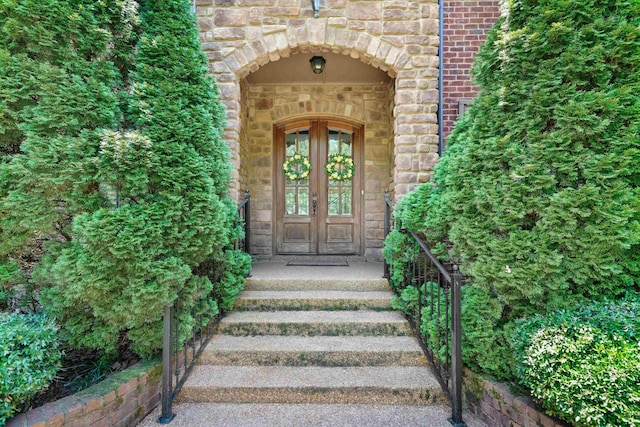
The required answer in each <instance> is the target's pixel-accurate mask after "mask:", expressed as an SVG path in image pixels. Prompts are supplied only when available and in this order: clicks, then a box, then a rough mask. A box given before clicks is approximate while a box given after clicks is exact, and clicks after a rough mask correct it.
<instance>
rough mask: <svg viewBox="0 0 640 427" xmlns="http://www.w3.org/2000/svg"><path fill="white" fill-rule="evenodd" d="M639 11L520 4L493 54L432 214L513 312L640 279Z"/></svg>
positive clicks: (447, 161) (485, 62)
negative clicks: (639, 173)
mask: <svg viewBox="0 0 640 427" xmlns="http://www.w3.org/2000/svg"><path fill="white" fill-rule="evenodd" d="M638 11H639V9H638V3H637V2H632V1H622V2H619V1H616V2H613V1H588V2H579V3H572V5H571V7H567V4H566V2H564V1H561V0H552V1H546V2H537V1H522V2H517V3H513V6H512V7H511V10H510V11H509V15H508V17H507V18H506V19H504V20H502V21H501V22H499V23H498V24H497V25H496V27H495V29H494V30H493V32H492V34H491V35H490V37H489V39H488V40H487V43H485V45H484V46H483V48H482V50H481V52H480V55H479V58H478V61H477V63H476V65H475V71H476V75H477V80H478V82H479V83H480V84H481V86H482V90H481V92H480V94H479V95H478V97H477V98H476V100H475V101H474V103H473V106H472V107H471V108H470V110H469V111H468V113H467V114H466V116H465V117H464V118H463V119H462V120H460V121H459V122H458V123H457V124H456V128H455V130H454V133H453V134H452V136H451V138H450V139H449V148H448V150H447V152H446V153H445V155H444V156H443V159H442V161H441V163H440V164H439V165H438V166H437V168H436V174H435V182H436V184H437V187H436V189H435V191H434V194H433V195H432V196H431V197H430V200H429V217H428V218H427V220H426V222H427V227H428V228H429V229H430V231H431V233H433V234H434V235H439V236H441V237H444V236H446V237H448V238H449V239H450V240H451V241H453V242H454V244H455V246H454V250H455V252H456V253H457V254H459V255H460V256H461V258H462V259H463V261H464V263H465V271H466V273H469V274H471V275H473V276H474V277H475V280H476V281H477V283H478V284H480V285H482V286H484V287H489V286H493V288H494V289H495V291H496V294H497V295H498V298H499V299H500V301H501V302H503V303H504V304H506V305H507V306H508V307H509V311H508V313H509V316H510V317H511V318H516V317H519V316H523V315H529V314H532V313H535V312H539V311H544V310H548V309H550V308H554V307H564V306H566V305H567V304H572V303H577V302H578V301H580V300H582V301H587V300H589V299H592V298H599V297H602V296H610V297H615V296H620V295H623V294H624V293H625V291H626V290H628V289H632V288H636V289H637V287H638V277H639V272H640V270H639V269H638V267H639V266H640V210H639V209H638V208H639V207H640V187H639V181H638V173H637V165H638V164H639V163H640V98H638V96H637V94H638V93H639V92H640V77H639V75H638V73H637V64H638V61H640V26H639V24H640V14H639V13H638Z"/></svg>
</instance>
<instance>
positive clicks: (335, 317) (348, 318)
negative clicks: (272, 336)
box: [221, 310, 407, 324]
mask: <svg viewBox="0 0 640 427" xmlns="http://www.w3.org/2000/svg"><path fill="white" fill-rule="evenodd" d="M406 321H407V320H406V319H405V317H404V316H403V315H402V313H400V312H398V311H371V310H353V311H324V310H317V311H297V310H292V311H234V312H231V313H229V315H227V316H226V317H224V318H223V319H222V321H221V324H233V323H270V324H272V323H276V324H278V323H354V324H355V323H405V322H406Z"/></svg>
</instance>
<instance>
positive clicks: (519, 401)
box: [463, 369, 570, 427]
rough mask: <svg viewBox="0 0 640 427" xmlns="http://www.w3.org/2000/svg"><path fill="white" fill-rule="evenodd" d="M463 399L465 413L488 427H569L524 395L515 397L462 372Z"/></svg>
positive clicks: (502, 385) (466, 371) (498, 385)
mask: <svg viewBox="0 0 640 427" xmlns="http://www.w3.org/2000/svg"><path fill="white" fill-rule="evenodd" d="M463 384H464V395H465V396H464V397H465V399H466V401H467V406H468V407H469V410H470V411H471V412H472V413H474V414H475V415H476V416H478V418H480V419H481V420H482V421H484V422H485V423H487V425H489V426H491V427H498V426H504V427H570V426H569V424H567V423H565V422H563V421H561V420H558V419H556V418H553V417H550V416H548V415H546V414H545V413H544V411H543V410H542V408H540V407H539V406H538V405H536V404H535V403H534V402H533V400H532V399H531V398H530V397H528V396H516V395H514V394H513V393H511V391H509V388H508V387H507V386H506V385H504V384H502V383H497V382H493V381H488V380H485V379H482V378H480V377H479V376H478V375H476V374H474V373H473V372H471V371H469V370H468V369H467V370H465V372H464V383H463Z"/></svg>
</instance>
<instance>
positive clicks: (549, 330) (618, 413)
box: [512, 295, 640, 427]
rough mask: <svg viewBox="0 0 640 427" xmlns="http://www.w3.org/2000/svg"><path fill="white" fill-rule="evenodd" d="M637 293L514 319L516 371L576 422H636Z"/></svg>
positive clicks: (548, 405) (639, 382) (591, 425)
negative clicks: (619, 298) (611, 300)
mask: <svg viewBox="0 0 640 427" xmlns="http://www.w3.org/2000/svg"><path fill="white" fill-rule="evenodd" d="M638 313H640V297H639V296H638V295H635V296H634V297H630V298H628V299H625V300H623V301H618V302H605V303H593V304H591V305H589V306H586V307H582V308H578V309H575V310H559V311H557V312H554V313H552V314H550V315H548V316H547V317H543V316H534V317H532V318H529V319H526V320H522V321H518V322H517V327H516V329H515V330H514V332H513V335H512V345H513V349H514V354H515V360H516V362H517V370H516V371H517V374H518V378H519V380H520V382H521V384H522V385H525V386H526V387H528V388H529V389H530V390H531V393H532V395H533V396H534V397H536V398H538V399H540V401H541V402H542V406H543V407H544V408H545V409H546V410H547V411H548V412H549V413H550V414H553V415H556V416H558V417H560V418H562V419H564V420H566V421H569V422H570V423H572V424H573V425H575V426H579V427H582V426H585V427H595V426H598V427H599V426H623V425H624V426H635V425H640V347H639V346H638V339H639V338H640V316H639V315H638Z"/></svg>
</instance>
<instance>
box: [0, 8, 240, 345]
mask: <svg viewBox="0 0 640 427" xmlns="http://www.w3.org/2000/svg"><path fill="white" fill-rule="evenodd" d="M190 7H191V2H190V1H188V0H159V1H148V2H135V1H132V0H127V1H115V0H114V1H106V2H94V1H80V0H74V1H71V0H68V1H61V2H60V1H52V0H51V1H47V0H45V1H38V2H36V1H31V0H23V1H19V2H7V3H4V4H3V6H2V9H0V10H1V11H2V14H1V17H0V24H1V25H2V29H3V33H2V37H4V38H5V40H7V41H8V42H7V44H6V46H8V48H7V49H4V50H2V51H0V62H2V63H1V64H0V65H7V66H10V67H12V68H11V69H5V68H4V67H0V68H1V69H2V71H0V85H2V88H3V90H2V91H0V94H2V95H0V103H3V104H2V105H7V106H8V107H10V108H9V110H8V111H9V113H8V114H3V115H2V116H0V123H2V131H1V132H0V137H2V138H4V139H3V140H2V147H3V161H2V164H1V165H0V175H1V178H2V181H1V184H0V189H1V191H2V193H0V208H1V209H0V235H1V237H2V241H1V242H0V259H2V260H3V261H2V262H4V263H5V266H6V267H5V270H6V271H15V263H14V264H11V260H15V259H16V256H17V254H20V253H24V251H25V247H26V246H28V244H29V243H34V241H35V242H36V243H37V242H42V241H45V242H46V244H45V246H44V247H45V256H44V258H43V259H42V261H41V262H40V264H39V266H38V267H37V269H36V271H35V272H34V274H33V279H34V281H35V282H37V283H39V284H40V286H41V288H42V296H41V301H42V303H43V304H44V306H45V308H46V309H47V310H48V311H49V312H50V313H51V314H52V315H53V316H54V317H55V318H56V319H57V320H58V321H59V322H60V323H61V325H62V326H63V331H62V332H63V333H64V334H66V335H65V336H66V338H67V339H68V340H69V341H71V342H72V343H73V344H74V345H78V346H83V347H88V348H94V349H100V350H106V351H111V350H114V349H115V348H116V347H117V345H118V344H119V343H120V342H122V341H123V340H127V339H128V340H131V342H132V347H133V349H134V350H135V351H136V352H138V353H139V354H141V355H149V354H151V353H152V352H153V351H154V350H155V349H157V348H158V346H159V345H160V343H161V340H160V336H161V334H160V331H161V322H160V319H161V316H162V308H163V307H164V305H166V304H168V303H169V302H171V301H173V300H174V299H176V298H180V302H181V306H182V307H183V308H184V309H188V308H189V307H190V306H191V305H193V304H194V302H195V299H196V298H198V297H200V296H203V295H205V294H206V293H208V292H209V291H211V290H212V289H213V285H212V283H211V281H210V280H209V278H208V277H207V273H208V271H209V270H210V269H209V268H208V266H209V265H211V264H213V263H215V262H216V260H222V259H224V258H225V256H226V255H225V252H224V248H225V247H226V246H228V244H229V242H230V241H231V239H232V238H233V237H234V236H235V233H236V232H237V227H235V222H234V218H235V216H236V215H235V206H234V203H233V201H232V200H231V199H230V198H229V197H228V195H227V188H228V181H229V176H230V164H229V161H228V158H229V154H228V148H227V146H226V144H225V143H224V142H223V141H222V139H221V132H222V129H223V127H224V117H223V113H224V112H223V108H222V105H221V103H220V102H219V100H218V97H217V90H216V87H215V85H214V83H213V81H212V80H211V79H210V78H208V77H207V76H206V73H207V59H206V57H205V55H204V54H203V53H202V51H201V49H200V45H199V42H198V30H197V24H196V21H195V17H194V15H193V13H192V12H191V10H190ZM34 16H37V17H38V19H37V20H35V21H34V19H33V17H34ZM36 21H37V23H38V24H34V28H33V31H31V29H30V25H31V23H32V22H36ZM4 88H7V91H5V90H4ZM6 147H8V148H6ZM34 244H35V243H34ZM7 260H9V262H7ZM2 262H0V264H1V263H2ZM0 268H2V266H1V265H0ZM0 277H2V276H1V275H0ZM202 309H203V310H206V311H207V314H209V315H214V314H215V313H216V312H217V307H216V305H215V303H210V305H209V306H208V307H202ZM185 313H186V312H185ZM193 322H194V320H193V319H192V318H191V317H190V315H189V314H184V317H183V318H182V319H181V322H180V323H181V325H182V327H183V331H182V335H184V333H185V332H184V331H186V330H187V329H188V328H190V327H191V326H192V324H193Z"/></svg>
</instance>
